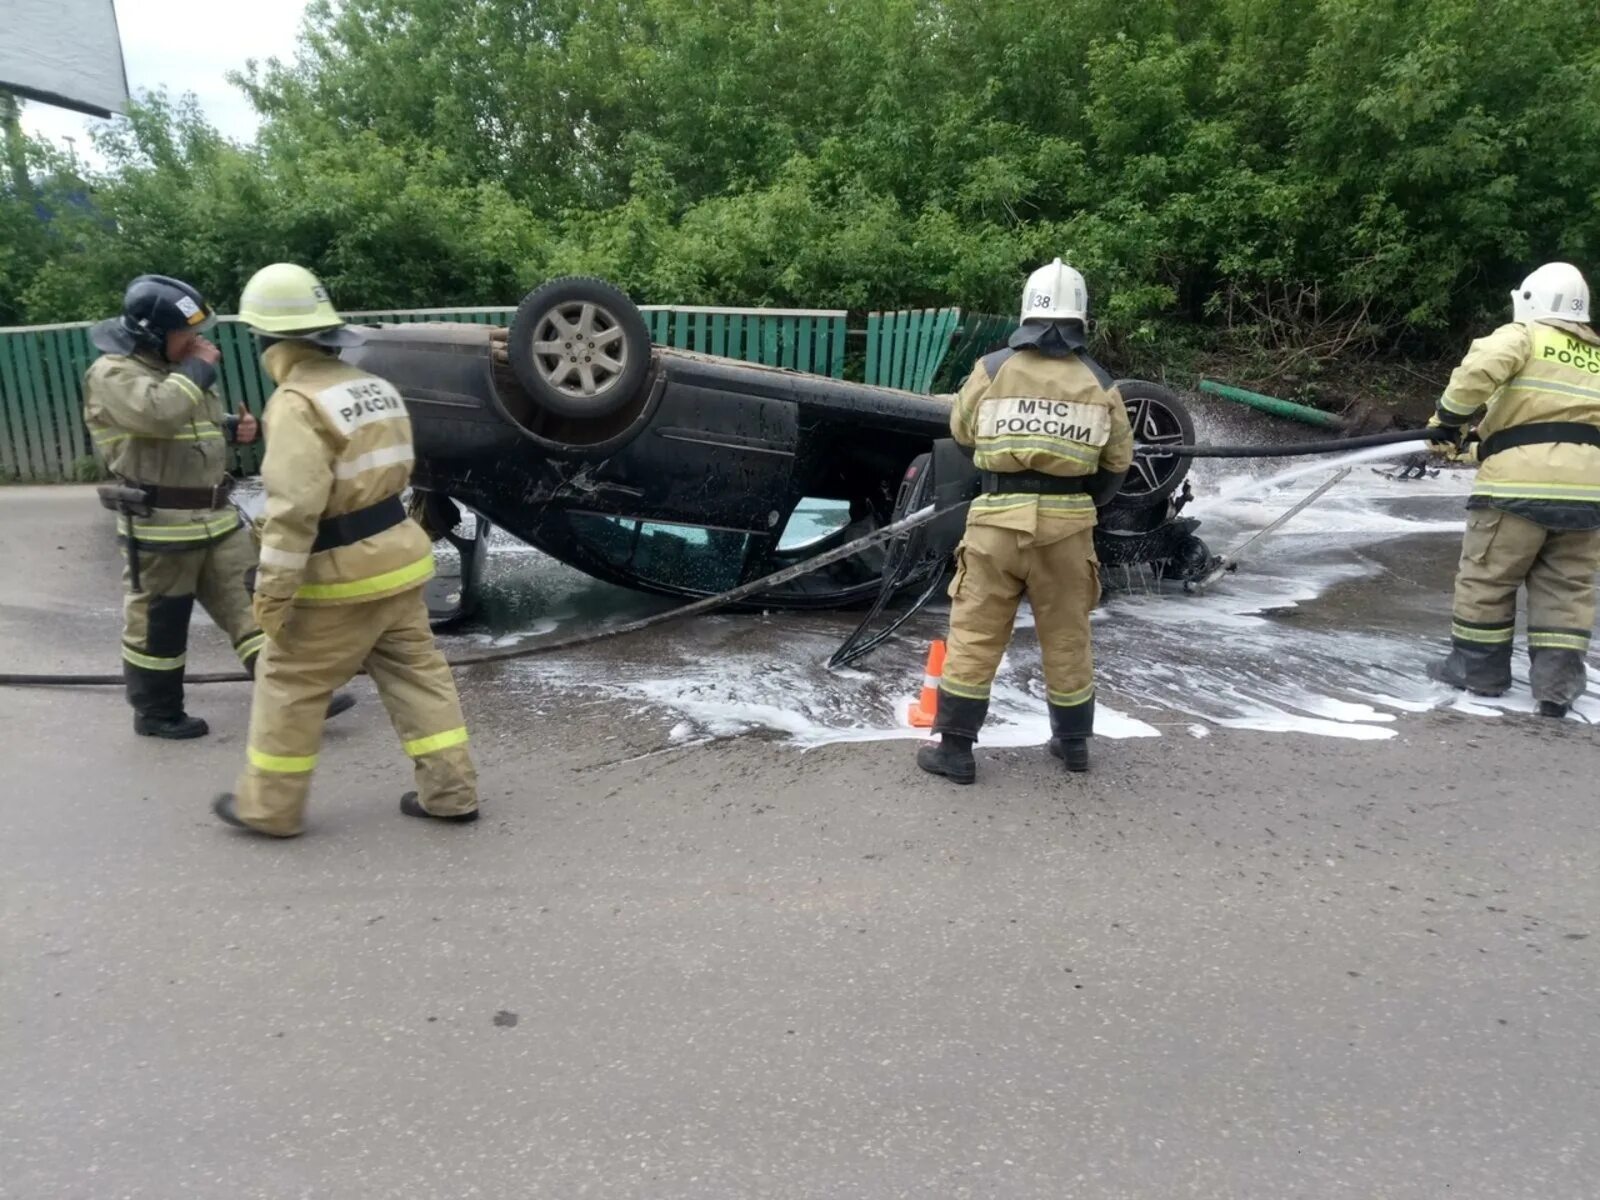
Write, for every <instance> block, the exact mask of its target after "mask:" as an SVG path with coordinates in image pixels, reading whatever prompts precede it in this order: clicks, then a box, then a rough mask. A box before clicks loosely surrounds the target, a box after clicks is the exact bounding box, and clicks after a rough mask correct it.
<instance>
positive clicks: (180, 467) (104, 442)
mask: <svg viewBox="0 0 1600 1200" xmlns="http://www.w3.org/2000/svg"><path fill="white" fill-rule="evenodd" d="M206 374H207V375H209V374H210V372H209V371H207V372H206ZM83 391H84V403H83V419H84V423H85V424H86V425H87V426H88V427H89V433H90V436H91V437H92V438H93V439H94V447H95V453H96V455H98V456H99V458H100V461H101V462H102V463H103V464H104V465H105V467H106V469H107V470H108V471H110V472H111V473H112V474H113V475H115V476H117V477H118V478H119V479H123V480H126V481H128V482H130V483H138V484H145V485H153V486H159V487H181V488H214V487H216V486H217V485H218V484H220V483H221V482H222V479H223V476H224V475H225V474H226V473H227V469H228V446H227V440H226V438H225V436H224V434H223V418H224V417H225V416H226V415H227V410H226V409H224V408H223V405H222V401H221V400H220V399H219V398H218V396H217V393H216V391H215V390H214V389H210V388H202V387H201V386H200V384H198V383H196V382H195V380H194V379H192V378H190V377H189V375H188V374H186V373H185V372H184V371H183V370H181V369H180V368H178V367H176V366H174V365H173V364H172V363H169V362H166V361H165V360H163V359H161V358H159V357H157V356H156V355H155V354H152V353H150V352H149V351H145V350H139V351H136V352H135V353H133V354H103V355H101V356H100V357H99V358H97V359H95V361H94V363H93V364H91V365H90V367H89V371H88V374H87V375H85V376H84V381H83ZM240 522H241V518H240V516H239V513H238V510H236V509H235V508H234V507H233V506H232V505H229V504H224V505H223V506H222V507H220V508H211V507H209V506H207V507H203V508H158V509H156V510H155V511H154V512H153V513H152V514H151V515H150V516H149V517H136V518H134V520H133V525H134V532H135V535H136V537H137V539H138V543H139V545H140V547H141V548H143V549H147V550H155V551H160V550H192V549H197V548H199V547H202V546H205V545H208V544H210V543H211V542H215V541H219V540H220V539H222V538H224V537H227V536H228V534H230V533H232V532H233V531H234V530H235V529H237V528H239V525H240ZM117 533H118V535H119V536H122V537H126V536H127V534H128V518H126V517H118V518H117Z"/></svg>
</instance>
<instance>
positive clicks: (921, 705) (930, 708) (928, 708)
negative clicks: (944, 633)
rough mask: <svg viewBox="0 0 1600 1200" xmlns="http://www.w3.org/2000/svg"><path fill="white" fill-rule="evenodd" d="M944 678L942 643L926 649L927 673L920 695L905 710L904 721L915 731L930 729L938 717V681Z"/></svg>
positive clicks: (936, 643) (940, 641) (936, 642)
mask: <svg viewBox="0 0 1600 1200" xmlns="http://www.w3.org/2000/svg"><path fill="white" fill-rule="evenodd" d="M943 678H944V642H943V640H936V641H935V642H934V643H933V645H931V646H929V647H928V671H927V674H926V675H924V676H923V678H922V695H920V696H918V697H917V701H916V703H915V704H912V705H910V706H909V707H908V708H907V709H906V719H907V720H908V721H910V722H911V724H912V727H913V728H916V729H931V728H932V727H933V721H934V718H935V717H937V716H938V715H939V681H940V680H941V679H943Z"/></svg>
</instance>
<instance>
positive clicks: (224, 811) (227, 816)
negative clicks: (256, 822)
mask: <svg viewBox="0 0 1600 1200" xmlns="http://www.w3.org/2000/svg"><path fill="white" fill-rule="evenodd" d="M235 803H236V800H235V798H234V794H233V793H232V792H223V793H222V794H221V795H219V796H218V797H217V798H216V799H215V800H213V801H212V802H211V811H212V812H213V813H215V814H216V816H217V820H219V821H221V822H222V823H223V824H224V825H232V826H233V827H234V828H235V829H249V828H250V826H248V825H246V824H245V823H244V822H243V821H241V820H240V819H239V814H238V813H237V812H236V811H234V804H235ZM252 832H254V831H253V830H252Z"/></svg>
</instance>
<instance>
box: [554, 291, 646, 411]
mask: <svg viewBox="0 0 1600 1200" xmlns="http://www.w3.org/2000/svg"><path fill="white" fill-rule="evenodd" d="M533 361H534V365H535V366H536V367H537V368H538V371H539V376H540V378H542V379H543V380H544V381H545V382H546V383H547V384H549V385H550V386H551V387H552V388H554V389H555V390H556V391H558V392H561V393H562V394H563V395H567V396H579V397H594V396H601V395H604V394H605V393H606V392H608V391H609V390H611V388H613V387H614V386H616V383H617V380H619V379H621V378H622V373H623V371H625V370H626V369H627V366H628V339H627V338H626V337H624V336H623V331H622V326H621V325H620V324H618V322H617V319H616V317H615V316H614V315H612V313H610V312H609V311H607V310H606V309H605V308H604V307H603V306H601V305H599V304H592V303H588V302H579V301H574V302H573V303H571V304H558V305H556V307H554V308H552V309H550V310H549V311H548V312H546V313H545V314H544V316H543V317H541V318H540V319H539V324H538V326H537V327H536V328H535V330H534V334H533Z"/></svg>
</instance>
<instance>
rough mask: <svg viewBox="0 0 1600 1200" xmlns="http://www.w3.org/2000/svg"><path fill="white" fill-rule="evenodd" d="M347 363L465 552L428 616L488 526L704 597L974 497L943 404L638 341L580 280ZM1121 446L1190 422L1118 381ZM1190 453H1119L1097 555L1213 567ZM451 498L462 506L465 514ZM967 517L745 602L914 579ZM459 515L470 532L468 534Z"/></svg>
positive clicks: (380, 335)
mask: <svg viewBox="0 0 1600 1200" xmlns="http://www.w3.org/2000/svg"><path fill="white" fill-rule="evenodd" d="M344 354H345V357H346V359H347V360H348V361H350V362H352V363H354V364H356V365H357V366H360V367H363V368H365V369H367V370H370V371H373V372H375V373H377V374H379V375H382V376H383V377H384V378H386V379H388V380H390V381H391V382H393V383H394V384H395V386H396V387H398V388H399V389H400V391H401V392H402V394H403V395H404V396H405V399H406V403H407V405H408V406H409V408H410V411H411V417H412V424H413V430H414V436H415V441H416V452H417V465H416V470H415V474H414V477H413V482H414V486H415V488H416V489H417V492H418V497H419V501H418V505H417V508H416V511H419V512H420V513H421V515H422V516H423V519H424V523H425V524H426V525H427V526H428V527H429V529H430V532H432V533H433V534H434V535H435V536H436V537H439V538H449V540H450V541H452V542H453V543H454V544H455V545H456V546H457V548H458V549H459V550H460V553H461V579H460V581H459V582H457V581H455V580H454V579H447V580H444V581H442V582H441V584H440V586H438V587H437V588H436V589H435V590H434V592H433V593H432V595H431V596H430V604H431V607H432V608H433V611H434V613H435V616H436V618H438V619H451V618H454V617H457V616H460V615H462V614H463V613H465V612H467V611H470V609H471V606H472V603H473V591H474V583H475V580H476V578H477V576H478V572H479V571H481V566H482V561H483V558H484V557H485V556H484V553H483V546H484V538H485V533H486V530H487V527H488V525H489V524H493V525H496V526H499V527H500V528H501V529H504V530H506V531H508V532H509V533H511V534H513V535H515V536H516V537H518V538H520V539H522V540H523V541H525V542H528V543H530V544H531V545H533V546H535V547H537V548H538V549H539V550H541V551H543V552H545V553H546V554H549V555H551V556H552V557H554V558H557V559H559V560H561V561H562V562H565V563H568V564H570V565H571V566H573V567H576V568H578V569H579V570H582V571H584V572H586V573H588V574H590V575H593V576H596V577H598V578H600V579H604V580H607V581H610V582H612V583H616V584H620V585H623V586H625V587H629V588H636V589H641V590H644V591H650V592H658V593H664V594H668V595H673V596H683V597H701V596H708V595H715V594H717V593H720V592H722V591H725V590H728V589H730V588H733V587H735V586H737V585H738V584H740V583H743V582H746V581H749V580H754V579H760V578H763V577H765V576H767V575H769V574H772V573H773V572H776V571H778V570H780V569H782V568H783V567H785V566H789V565H792V564H795V563H798V562H801V561H803V560H805V559H807V558H810V557H812V556H813V555H816V554H818V553H820V552H822V551H825V550H827V549H829V548H831V547H834V546H839V545H843V544H845V543H847V542H849V541H851V540H853V539H855V538H858V537H860V536H861V535H863V534H865V533H869V532H871V531H872V530H874V529H878V528H881V527H882V526H884V525H886V524H888V523H890V522H892V521H894V520H896V519H897V517H899V516H903V515H905V514H906V513H907V512H910V511H912V510H913V509H914V508H916V507H919V506H920V505H921V504H924V503H926V502H928V501H929V500H932V499H934V498H935V497H945V498H948V497H952V496H956V497H960V496H965V497H967V498H970V496H971V495H972V494H973V492H974V490H975V480H976V476H975V472H974V471H973V468H972V465H971V462H970V460H968V459H966V458H964V457H963V456H961V455H960V454H959V453H956V452H954V444H953V443H951V442H949V441H948V432H949V424H948V423H949V401H948V400H947V399H944V398H940V397H937V396H927V395H920V394H917V393H913V392H905V391H897V390H893V389H888V388H880V387H872V386H868V385H865V384H858V383H850V382H846V381H844V380H841V379H834V378H829V377H825V376H821V375H811V374H805V373H802V372H798V371H791V370H783V369H779V368H774V367H765V366H758V365H755V364H750V363H744V362H738V361H735V360H732V359H726V358H714V357H710V356H707V355H702V354H696V353H692V352H690V351H686V350H677V349H669V348H667V347H663V346H657V345H653V344H652V343H651V339H650V335H649V331H648V329H647V327H646V325H645V322H644V319H643V317H642V315H641V313H640V312H639V310H638V309H637V308H636V307H635V306H634V305H633V304H632V303H631V302H630V301H629V299H628V298H627V296H626V295H624V294H623V293H622V292H620V291H619V290H617V289H616V288H614V287H612V286H610V285H609V284H606V283H604V282H602V281H600V280H596V279H576V278H570V279H558V280H554V281H552V282H550V283H547V284H545V285H544V286H542V287H540V288H538V289H537V290H536V291H534V292H532V293H530V294H529V295H528V296H527V298H526V299H525V300H524V301H523V302H522V305H521V306H520V308H519V309H518V311H517V314H516V317H515V319H514V321H513V322H512V324H511V326H510V327H509V328H503V327H499V328H497V327H491V326H483V325H462V324H444V323H439V324H408V325H391V326H376V327H373V328H371V329H370V330H369V331H368V338H367V340H366V342H365V343H364V344H363V345H361V346H359V347H356V348H353V349H350V350H346V351H345V352H344ZM1119 386H1120V388H1121V391H1122V394H1123V397H1124V398H1125V400H1126V402H1127V405H1128V415H1129V417H1130V418H1131V420H1132V424H1133V429H1134V437H1135V440H1136V441H1137V442H1139V443H1141V444H1144V445H1161V444H1170V445H1182V444H1190V443H1192V442H1193V440H1194V427H1193V424H1192V423H1191V421H1190V419H1189V416H1188V414H1187V413H1186V412H1185V410H1184V408H1183V405H1182V403H1181V402H1180V401H1179V400H1178V399H1177V397H1176V396H1174V395H1173V394H1172V393H1171V392H1170V391H1169V390H1167V389H1166V388H1164V387H1161V386H1158V385H1156V384H1152V383H1145V382H1142V381H1138V380H1123V381H1121V383H1120V384H1119ZM1188 470H1189V460H1188V459H1186V458H1183V457H1181V456H1165V457H1145V456H1141V457H1139V458H1138V459H1136V461H1135V466H1134V469H1133V471H1132V472H1130V474H1129V476H1128V479H1127V482H1126V484H1125V485H1124V487H1123V489H1122V491H1121V493H1120V494H1119V495H1118V496H1117V497H1116V498H1115V499H1114V500H1113V501H1112V503H1111V504H1110V506H1109V507H1108V509H1107V510H1106V511H1104V512H1103V513H1102V521H1101V526H1100V528H1099V530H1098V531H1097V534H1096V540H1097V545H1098V549H1099V554H1100V557H1101V561H1102V562H1103V563H1105V564H1109V565H1127V566H1133V565H1138V566H1140V567H1142V568H1146V569H1147V570H1148V571H1149V572H1150V573H1152V574H1154V575H1155V576H1156V577H1157V578H1160V579H1171V580H1177V581H1188V580H1192V579H1197V578H1199V577H1201V576H1202V575H1204V574H1205V573H1206V572H1207V571H1208V570H1210V569H1211V567H1212V566H1213V564H1214V563H1215V560H1214V559H1213V558H1212V556H1211V554H1210V552H1209V550H1208V549H1207V548H1206V546H1205V544H1204V543H1203V542H1201V541H1200V539H1199V538H1197V537H1196V536H1195V532H1194V531H1195V527H1196V526H1197V525H1198V522H1196V521H1193V520H1188V519H1185V518H1183V517H1182V516H1181V515H1180V512H1181V509H1182V507H1183V505H1184V504H1185V503H1186V502H1187V500H1188V499H1189V497H1190V492H1189V489H1188V487H1187V485H1186V483H1185V476H1186V475H1187V474H1188ZM458 506H465V507H466V508H468V509H471V510H473V511H474V512H475V513H476V514H478V517H477V518H476V519H474V520H472V521H470V522H467V521H464V520H463V519H462V514H461V512H460V509H459V507H458ZM964 516H965V515H964V512H958V513H956V514H954V515H953V517H952V518H951V519H944V520H940V521H938V522H936V523H935V524H934V525H933V526H931V527H928V528H927V529H925V530H924V531H920V533H921V536H920V537H919V538H918V539H917V541H916V545H915V546H914V547H911V548H909V549H908V547H906V546H900V547H898V548H897V547H895V546H893V545H890V546H878V547H874V548H871V549H868V550H866V551H863V552H862V553H861V554H859V555H856V556H854V557H851V558H848V559H846V560H844V561H842V562H839V563H835V564H834V565H832V566H831V567H828V568H826V569H824V570H821V571H817V572H815V573H813V574H809V575H805V576H802V577H800V578H798V579H794V580H792V581H791V582H789V583H787V584H784V585H783V586H781V587H778V588H775V589H773V590H771V591H768V592H764V593H761V594H760V595H759V596H758V597H757V598H756V599H755V600H754V601H753V602H752V603H753V604H755V605H756V606H759V607H762V608H812V609H818V608H844V607H852V606H859V605H864V604H869V603H871V602H872V601H874V600H878V601H879V602H880V604H881V602H882V601H884V600H885V599H887V598H888V597H889V596H891V595H894V594H898V593H901V592H910V591H911V590H913V589H915V590H916V591H917V592H919V593H921V594H922V595H924V596H925V595H927V594H931V592H932V591H933V588H934V587H935V586H936V585H937V583H938V580H939V576H940V575H942V573H943V572H944V570H945V568H946V564H947V563H948V562H949V560H950V556H951V551H953V550H954V548H955V544H956V542H957V541H958V540H959V538H960V535H961V529H962V526H963V523H964ZM469 526H470V530H469Z"/></svg>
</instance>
